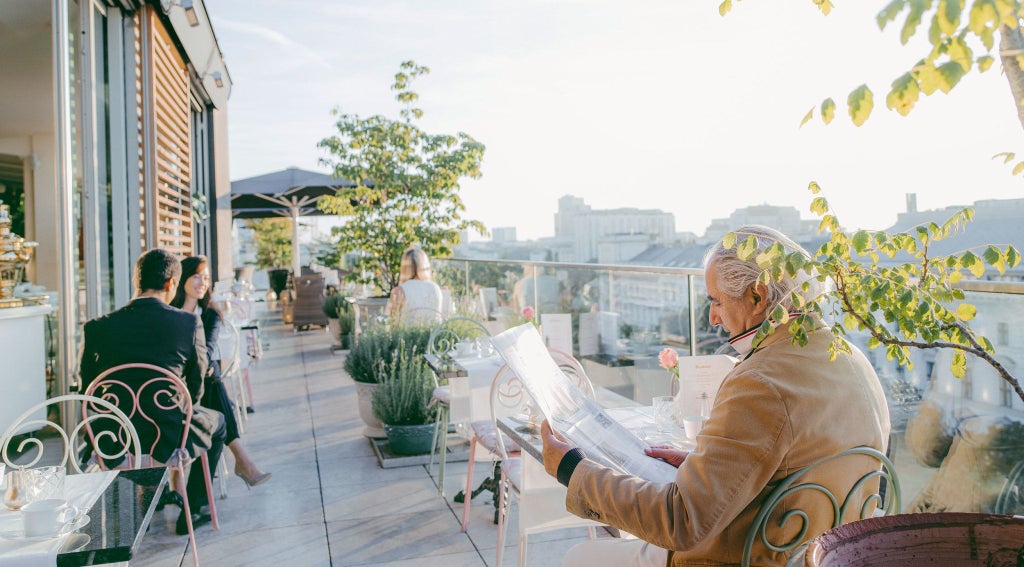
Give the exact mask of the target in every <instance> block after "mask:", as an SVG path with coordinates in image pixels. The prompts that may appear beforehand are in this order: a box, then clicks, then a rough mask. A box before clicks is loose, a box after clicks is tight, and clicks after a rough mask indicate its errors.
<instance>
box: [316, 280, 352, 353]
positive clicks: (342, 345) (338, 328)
mask: <svg viewBox="0 0 1024 567" xmlns="http://www.w3.org/2000/svg"><path fill="white" fill-rule="evenodd" d="M322 309H323V311H324V315H327V328H328V330H329V331H330V333H331V336H332V337H333V338H334V345H333V346H332V347H331V348H332V349H333V350H342V349H347V348H350V347H351V344H352V334H351V333H352V326H353V324H354V322H355V313H354V312H353V310H352V304H351V303H350V302H349V300H348V298H347V297H345V296H344V295H341V294H340V293H333V294H331V295H328V296H327V297H326V298H325V299H324V304H323V306H322Z"/></svg>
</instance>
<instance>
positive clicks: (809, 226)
mask: <svg viewBox="0 0 1024 567" xmlns="http://www.w3.org/2000/svg"><path fill="white" fill-rule="evenodd" d="M746 224H760V225H763V226H769V227H771V228H774V229H776V230H779V231H782V233H783V234H785V235H787V236H789V237H790V238H792V239H793V240H796V241H797V242H801V241H803V240H810V239H813V238H814V237H816V236H817V235H818V221H817V220H804V219H801V218H800V211H798V210H796V209H795V208H794V207H782V206H776V205H768V204H763V205H754V206H752V207H743V208H742V209H736V210H735V211H733V212H732V214H731V215H729V218H724V219H713V220H712V221H711V224H710V225H709V226H708V229H707V230H706V231H705V232H704V236H703V238H700V239H699V240H698V242H700V243H701V244H704V245H708V246H710V245H711V244H713V243H715V242H716V241H718V240H719V239H720V238H722V237H723V236H725V234H726V233H727V232H729V231H731V230H735V229H736V228H737V227H740V226H743V225H746Z"/></svg>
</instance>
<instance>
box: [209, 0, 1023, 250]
mask: <svg viewBox="0 0 1024 567" xmlns="http://www.w3.org/2000/svg"><path fill="white" fill-rule="evenodd" d="M718 3H719V2H718V0H695V1H680V0H629V1H623V0H488V1H485V2H481V1H478V0H432V1H430V2H423V1H422V0H420V1H415V0H353V1H348V0H345V1H341V0H332V1H328V2H325V1H323V0H290V1H289V2H286V3H283V2H280V0H207V9H208V11H209V14H210V16H211V18H212V19H213V24H214V29H215V30H216V33H217V37H218V40H219V41H220V45H221V49H222V50H223V52H224V56H225V59H226V61H227V64H228V68H229V71H230V73H231V78H232V80H233V81H234V89H233V91H232V94H231V99H230V102H229V111H228V116H229V124H230V127H229V143H230V149H231V151H230V160H231V178H232V179H242V178H245V177H249V176H253V175H259V174H262V173H269V172H272V171H277V170H280V169H283V168H285V167H289V166H296V167H300V168H304V169H311V170H316V171H324V172H328V171H327V170H326V168H325V167H323V166H321V165H319V163H318V159H319V158H320V157H322V156H323V153H322V152H321V151H320V150H319V149H317V147H316V143H317V141H319V140H320V139H322V138H324V137H325V136H328V135H330V134H331V132H332V120H331V116H330V110H331V109H332V108H334V107H339V108H341V109H342V110H343V111H344V112H350V113H357V114H360V115H362V116H370V115H373V114H384V115H387V116H390V117H395V118H397V116H398V110H399V106H398V103H396V102H395V101H394V99H393V93H392V92H391V91H390V90H389V86H390V84H391V82H392V78H393V75H394V74H395V72H396V71H397V70H398V65H399V63H400V62H401V61H403V60H407V59H413V60H415V61H416V62H417V63H420V64H422V65H426V66H428V67H430V69H431V73H430V74H429V75H427V76H425V77H422V78H421V79H420V80H419V81H418V83H416V84H415V90H417V92H419V93H420V102H421V104H420V107H421V108H423V109H424V111H425V112H426V115H425V117H424V120H423V122H422V125H423V127H424V128H425V129H426V130H427V131H428V132H431V133H456V132H459V131H464V132H467V133H469V134H470V135H472V136H473V137H475V138H476V139H477V140H479V141H481V142H483V143H484V144H486V146H487V152H486V155H485V157H484V162H483V177H482V178H481V179H479V180H475V181H473V180H470V181H467V182H465V183H463V185H462V189H463V190H462V195H463V198H464V200H465V202H466V204H467V207H468V216H469V217H470V218H475V219H478V220H481V221H483V222H484V224H486V225H487V226H488V227H497V226H515V227H517V228H518V236H519V238H520V239H529V238H537V237H541V236H550V235H552V234H553V233H554V224H553V215H554V212H555V209H556V207H557V200H558V198H559V197H561V196H562V195H565V194H572V195H576V196H579V197H583V198H584V199H585V200H586V201H587V203H588V204H590V205H591V206H593V207H595V208H614V207H640V208H660V209H663V210H666V211H669V212H672V213H674V214H675V216H676V228H677V230H680V231H684V230H685V231H692V232H696V233H698V234H702V233H703V232H704V230H705V228H706V227H707V225H708V223H709V222H710V221H711V219H712V218H720V217H727V216H728V215H729V213H731V212H732V211H733V210H735V209H737V208H740V207H744V206H749V205H757V204H762V203H768V204H773V205H790V206H794V207H796V208H797V209H798V210H800V211H801V214H802V215H803V216H804V217H805V218H813V215H812V214H811V213H810V212H809V211H808V205H809V204H810V199H811V198H810V193H809V192H808V191H807V189H806V187H807V183H808V182H809V181H811V180H816V181H818V182H819V183H820V184H821V185H822V187H823V188H824V189H825V192H826V197H827V198H828V199H829V201H830V203H831V204H832V206H833V208H834V209H835V210H836V212H837V213H838V215H839V218H840V221H841V222H842V223H843V224H844V225H846V226H847V227H857V228H876V229H877V228H885V227H886V226H888V225H890V224H892V223H893V222H894V221H895V220H896V213H897V212H900V211H903V210H904V208H905V201H906V200H905V194H906V193H909V192H916V193H917V195H918V197H917V200H918V207H919V208H920V209H930V208H938V207H945V206H949V205H965V204H970V203H972V202H973V201H975V200H978V199H1007V198H1019V197H1024V191H1022V188H1024V185H1022V178H1021V177H1011V176H1010V170H1009V166H1004V165H1002V161H994V160H992V159H991V157H992V155H994V154H996V153H998V152H1002V151H1015V152H1018V153H1022V154H1024V144H1022V143H1021V142H1022V133H1024V129H1022V127H1021V124H1020V123H1019V122H1018V120H1017V117H1016V113H1015V112H1014V108H1013V101H1012V98H1011V96H1010V92H1009V87H1008V86H1007V82H1006V79H1005V77H1003V76H1002V75H1001V73H1000V71H999V65H998V63H997V64H996V65H995V66H993V68H992V69H991V70H990V71H989V72H988V73H986V74H984V75H978V74H976V73H975V74H972V75H969V76H968V77H967V78H966V79H965V80H964V82H963V83H961V84H960V85H959V86H958V87H957V88H956V89H954V90H953V91H952V93H951V94H950V95H948V96H947V95H942V94H938V95H935V96H933V97H930V98H927V99H925V98H922V100H921V101H920V102H919V103H918V107H917V108H916V109H915V110H914V112H912V113H911V114H910V116H909V117H907V118H904V117H901V116H899V115H898V114H896V113H895V112H892V111H889V110H888V109H886V108H885V95H886V93H887V92H888V86H889V83H890V82H891V81H892V79H894V78H895V77H896V76H898V75H899V74H901V73H902V72H903V71H905V70H906V69H907V67H908V66H909V65H910V64H912V63H914V62H915V61H917V60H918V59H920V57H921V56H922V55H923V54H924V50H923V49H922V48H921V47H920V44H919V43H918V44H917V45H918V46H917V48H914V47H913V42H912V46H908V47H904V46H901V45H900V43H899V38H898V27H893V28H892V29H888V30H886V31H885V32H881V31H879V30H878V27H877V26H876V24H875V21H874V16H875V13H876V12H877V11H878V10H879V9H881V7H882V6H883V5H884V4H886V3H887V2H885V1H882V0H835V4H836V8H835V9H834V10H833V12H832V14H831V15H829V16H827V17H825V16H822V15H821V13H820V12H819V11H818V10H817V8H816V7H815V6H814V5H813V3H812V2H811V0H745V1H742V2H738V3H737V5H736V7H735V8H734V9H733V12H732V13H730V14H729V15H728V16H726V17H724V18H723V17H721V16H719V15H718ZM901 22H902V20H901ZM923 31H924V32H926V31H927V30H926V29H925V30H923ZM864 82H867V83H868V84H869V85H870V86H871V87H872V89H873V90H874V91H875V111H874V113H873V115H872V118H871V119H870V120H869V121H868V122H867V124H865V125H864V126H863V127H861V128H856V127H854V126H853V125H852V124H851V123H850V121H849V118H848V117H847V116H846V107H845V100H846V96H847V94H848V93H849V91H850V90H852V89H853V88H855V87H857V86H858V85H860V84H861V83H864ZM827 96H832V97H833V98H834V99H835V100H836V101H837V103H838V104H839V109H838V111H837V119H836V120H835V121H834V122H833V123H832V124H831V125H830V126H825V125H823V124H822V123H821V122H820V121H819V120H817V119H816V120H815V122H812V123H809V124H807V125H806V126H804V127H803V128H799V127H798V126H799V123H800V119H801V118H802V117H803V115H804V114H805V113H806V112H807V110H808V109H809V108H811V106H814V105H817V104H818V103H819V102H820V101H821V100H822V99H824V98H825V97H827Z"/></svg>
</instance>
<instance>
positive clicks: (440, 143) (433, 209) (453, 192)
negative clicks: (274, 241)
mask: <svg viewBox="0 0 1024 567" xmlns="http://www.w3.org/2000/svg"><path fill="white" fill-rule="evenodd" d="M427 73H429V69H427V68H426V67H422V66H419V65H417V64H416V63H415V62H413V61H406V62H404V63H402V64H401V67H400V69H399V72H398V73H397V74H396V75H395V82H394V84H393V85H392V86H391V88H392V90H394V91H396V93H397V94H396V95H395V100H397V101H398V102H399V103H400V104H401V105H402V106H403V108H402V110H401V112H400V116H401V117H400V119H398V120H393V119H390V118H386V117H384V116H380V115H375V116H371V117H368V118H361V117H360V116H359V115H356V114H346V113H341V112H340V111H339V110H338V109H335V110H334V111H333V114H334V116H337V121H336V122H335V128H336V130H337V132H336V133H335V134H334V135H333V136H330V137H327V138H324V139H323V140H321V141H320V142H319V144H318V147H320V148H322V149H324V150H326V151H327V153H328V154H329V156H328V157H326V158H324V159H322V160H321V163H323V164H325V165H329V166H330V167H331V168H332V169H333V171H334V175H335V176H336V177H340V178H345V179H349V180H351V181H353V182H354V184H355V186H354V187H350V188H344V189H341V190H340V191H339V192H338V194H337V195H336V196H329V197H325V198H324V199H322V200H321V201H320V204H319V207H320V208H321V210H324V211H326V212H330V213H334V214H338V215H341V216H344V217H349V218H348V220H347V222H346V224H345V225H344V226H343V227H341V229H340V230H339V236H340V242H341V250H342V251H343V252H357V251H358V252H361V255H360V256H359V258H358V260H356V261H355V262H354V265H353V266H352V268H353V271H352V273H351V275H350V276H349V277H350V278H351V279H352V280H353V281H357V282H359V283H368V284H375V285H376V286H377V287H378V288H379V289H380V290H381V291H382V292H384V293H385V294H387V293H389V292H390V291H391V288H392V287H394V286H396V285H398V276H399V266H400V264H401V257H402V252H403V251H404V250H405V249H406V248H408V247H409V246H411V245H413V244H416V243H418V244H419V245H420V246H421V247H422V249H423V250H424V251H425V252H426V253H427V254H428V255H429V256H432V257H435V256H447V255H450V254H451V246H452V245H454V244H457V243H458V242H459V232H460V231H463V230H467V229H474V230H476V231H477V232H479V233H481V234H484V233H485V232H486V231H485V229H484V226H483V224H481V223H480V222H478V221H474V220H468V219H465V218H463V213H464V211H465V205H464V204H463V202H462V199H461V197H460V196H459V182H460V181H461V180H462V179H464V178H467V177H468V178H473V179H475V178H479V177H480V175H481V174H480V164H481V161H482V160H483V155H484V145H483V144H481V143H480V142H477V141H476V140H474V139H473V138H472V137H471V136H470V135H468V134H466V133H464V132H459V133H458V134H455V135H450V134H429V133H427V132H425V131H423V130H422V129H420V127H419V126H418V125H417V121H418V120H420V119H421V118H422V117H423V111H422V110H421V109H419V108H416V107H415V106H414V104H415V102H416V101H417V100H418V99H419V95H418V94H416V93H415V92H414V91H412V90H411V85H412V82H413V81H414V80H415V79H416V78H417V77H419V76H421V75H425V74H427Z"/></svg>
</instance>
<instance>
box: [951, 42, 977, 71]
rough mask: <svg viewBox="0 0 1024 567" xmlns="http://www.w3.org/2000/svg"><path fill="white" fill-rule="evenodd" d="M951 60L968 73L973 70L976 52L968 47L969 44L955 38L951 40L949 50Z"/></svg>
mask: <svg viewBox="0 0 1024 567" xmlns="http://www.w3.org/2000/svg"><path fill="white" fill-rule="evenodd" d="M947 54H948V55H949V60H950V61H953V62H954V63H959V64H960V66H961V67H963V68H964V69H965V70H966V71H970V70H971V65H972V64H973V63H974V52H973V51H971V48H970V47H968V46H967V43H965V42H964V40H962V39H960V38H959V37H954V38H952V39H950V40H949V50H948V51H947Z"/></svg>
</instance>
